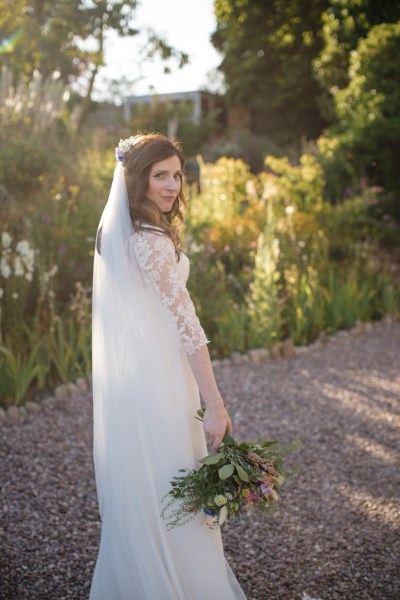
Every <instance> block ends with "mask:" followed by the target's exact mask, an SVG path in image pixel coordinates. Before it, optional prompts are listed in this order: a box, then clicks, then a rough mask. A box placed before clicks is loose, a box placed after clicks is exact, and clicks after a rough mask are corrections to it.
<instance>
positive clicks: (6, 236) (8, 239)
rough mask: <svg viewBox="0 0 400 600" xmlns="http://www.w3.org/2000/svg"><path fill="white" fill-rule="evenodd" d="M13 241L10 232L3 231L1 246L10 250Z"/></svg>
mask: <svg viewBox="0 0 400 600" xmlns="http://www.w3.org/2000/svg"><path fill="white" fill-rule="evenodd" d="M11 240H12V238H11V235H10V234H9V233H8V231H3V233H2V234H1V244H2V246H3V248H8V247H9V246H10V244H11Z"/></svg>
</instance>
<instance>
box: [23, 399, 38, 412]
mask: <svg viewBox="0 0 400 600" xmlns="http://www.w3.org/2000/svg"><path fill="white" fill-rule="evenodd" d="M25 408H26V410H27V412H28V413H37V412H39V411H40V404H38V403H37V402H31V401H30V400H28V402H25Z"/></svg>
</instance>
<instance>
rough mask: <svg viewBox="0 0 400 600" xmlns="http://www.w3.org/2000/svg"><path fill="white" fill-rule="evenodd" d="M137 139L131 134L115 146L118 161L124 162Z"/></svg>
mask: <svg viewBox="0 0 400 600" xmlns="http://www.w3.org/2000/svg"><path fill="white" fill-rule="evenodd" d="M136 141H137V138H136V137H134V136H131V137H130V138H126V139H125V140H119V144H118V146H117V147H116V148H115V157H116V159H117V161H118V162H120V163H122V164H124V162H125V158H126V155H127V154H128V152H129V150H130V149H131V148H133V146H134V145H135V143H136Z"/></svg>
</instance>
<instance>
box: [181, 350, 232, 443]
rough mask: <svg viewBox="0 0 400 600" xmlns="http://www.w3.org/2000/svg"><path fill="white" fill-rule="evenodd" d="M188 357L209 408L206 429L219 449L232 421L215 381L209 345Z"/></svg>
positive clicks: (230, 429)
mask: <svg viewBox="0 0 400 600" xmlns="http://www.w3.org/2000/svg"><path fill="white" fill-rule="evenodd" d="M187 358H188V361H189V364H190V367H191V369H192V371H193V375H194V377H195V379H196V382H197V385H198V386H199V390H200V394H201V396H202V398H203V401H204V404H205V405H206V409H207V410H206V412H205V414H204V419H203V425H204V431H205V432H206V434H207V435H208V437H209V440H210V444H211V445H212V447H213V449H214V450H217V448H219V447H220V445H221V442H222V438H223V437H224V435H225V432H226V430H228V432H229V433H230V432H231V431H232V423H231V420H230V418H229V415H228V413H227V411H226V409H225V405H224V401H223V400H222V397H221V394H220V393H219V390H218V387H217V383H216V381H215V377H214V372H213V368H212V365H211V360H210V354H209V351H208V347H207V346H202V347H201V348H199V349H198V350H196V351H195V352H194V353H193V354H188V355H187Z"/></svg>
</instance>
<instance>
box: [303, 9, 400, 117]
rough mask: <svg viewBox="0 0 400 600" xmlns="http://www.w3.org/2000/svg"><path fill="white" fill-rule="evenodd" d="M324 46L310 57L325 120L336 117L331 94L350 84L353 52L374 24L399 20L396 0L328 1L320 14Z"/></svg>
mask: <svg viewBox="0 0 400 600" xmlns="http://www.w3.org/2000/svg"><path fill="white" fill-rule="evenodd" d="M321 19H322V39H323V47H322V49H321V51H320V53H319V54H318V56H317V57H316V58H314V60H313V69H314V74H315V77H316V79H317V81H318V82H319V84H320V86H321V92H320V94H319V99H318V104H319V107H320V109H321V112H322V114H323V116H324V117H325V119H327V121H328V122H334V121H335V120H336V112H335V106H334V95H335V92H336V91H337V90H340V89H344V88H345V87H346V86H347V85H348V83H349V67H350V61H351V56H352V53H353V52H354V51H355V50H356V48H357V44H358V42H359V40H361V39H363V38H365V37H366V36H367V34H368V32H369V30H370V29H371V28H372V27H373V26H374V25H379V24H380V23H395V22H396V21H398V20H399V19H400V2H399V0H380V2H376V1H375V0H331V2H330V3H329V7H328V8H327V9H326V10H325V11H324V12H323V14H322V16H321Z"/></svg>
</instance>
